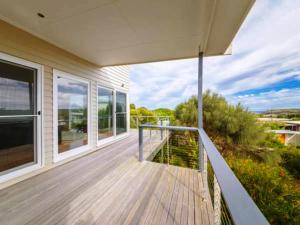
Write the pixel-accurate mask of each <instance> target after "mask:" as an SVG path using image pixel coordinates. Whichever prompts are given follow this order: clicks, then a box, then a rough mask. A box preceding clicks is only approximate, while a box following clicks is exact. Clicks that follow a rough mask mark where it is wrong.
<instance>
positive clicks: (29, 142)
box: [0, 60, 37, 174]
mask: <svg viewBox="0 0 300 225" xmlns="http://www.w3.org/2000/svg"><path fill="white" fill-rule="evenodd" d="M36 79H37V70H36V69H33V68H28V67H25V66H22V65H19V64H14V63H11V62H7V61H3V60H0V137H1V138H0V174H1V173H6V172H8V171H11V170H13V169H15V168H20V167H23V166H25V165H29V164H30V165H31V164H35V163H36V162H37V160H36V147H35V145H36V144H35V133H36V124H37V121H36V119H37V117H36V115H35V114H36V110H37V107H36V97H37V91H36V88H37V85H36Z"/></svg>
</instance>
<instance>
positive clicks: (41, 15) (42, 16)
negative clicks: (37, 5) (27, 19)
mask: <svg viewBox="0 0 300 225" xmlns="http://www.w3.org/2000/svg"><path fill="white" fill-rule="evenodd" d="M37 15H38V16H39V17H41V18H45V15H44V14H43V13H37Z"/></svg>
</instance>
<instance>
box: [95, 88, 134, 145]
mask: <svg viewBox="0 0 300 225" xmlns="http://www.w3.org/2000/svg"><path fill="white" fill-rule="evenodd" d="M98 88H103V89H106V90H110V91H113V123H114V124H113V136H111V137H108V138H105V139H102V140H99V133H98V130H99V126H98V119H99V118H98ZM117 92H121V93H123V94H125V95H126V122H127V123H126V126H127V127H126V132H124V133H121V134H118V135H117V129H116V128H117V124H116V96H117ZM128 96H129V94H128V91H127V90H125V89H121V88H116V87H113V86H106V85H103V84H102V83H98V84H97V107H96V110H97V111H96V113H97V114H96V115H97V116H96V118H97V137H96V138H97V147H103V146H106V145H108V144H112V143H114V142H116V141H119V140H120V139H123V138H126V137H128V136H129V128H130V125H129V122H130V118H129V115H130V114H129V113H130V111H129V99H128Z"/></svg>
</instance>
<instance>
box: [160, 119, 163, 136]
mask: <svg viewBox="0 0 300 225" xmlns="http://www.w3.org/2000/svg"><path fill="white" fill-rule="evenodd" d="M162 125H163V121H162V119H161V120H160V126H162ZM163 138H164V133H163V129H162V128H160V140H163Z"/></svg>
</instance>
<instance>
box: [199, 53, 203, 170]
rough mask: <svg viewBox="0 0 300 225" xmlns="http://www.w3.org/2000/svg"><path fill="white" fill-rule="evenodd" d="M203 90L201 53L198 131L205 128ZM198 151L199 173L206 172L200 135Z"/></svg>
mask: <svg viewBox="0 0 300 225" xmlns="http://www.w3.org/2000/svg"><path fill="white" fill-rule="evenodd" d="M202 89H203V52H199V57H198V129H199V130H200V129H202V128H203V102H202ZM198 150H199V159H198V161H199V162H198V163H199V171H200V172H203V170H204V148H203V145H202V140H201V137H200V135H198Z"/></svg>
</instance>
